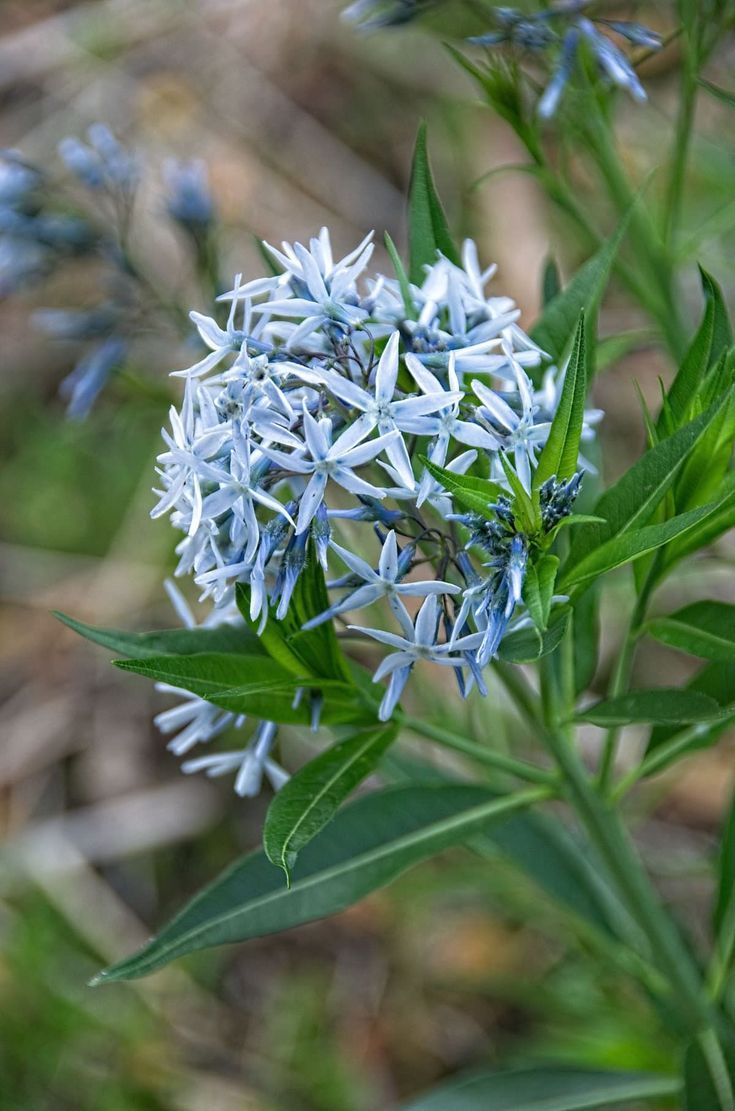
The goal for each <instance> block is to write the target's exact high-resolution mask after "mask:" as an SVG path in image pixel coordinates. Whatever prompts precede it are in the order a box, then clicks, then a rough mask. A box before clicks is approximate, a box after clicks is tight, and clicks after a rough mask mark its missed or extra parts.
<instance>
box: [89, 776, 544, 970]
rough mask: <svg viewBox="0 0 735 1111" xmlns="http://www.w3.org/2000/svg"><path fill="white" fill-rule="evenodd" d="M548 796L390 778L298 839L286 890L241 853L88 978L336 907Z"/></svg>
mask: <svg viewBox="0 0 735 1111" xmlns="http://www.w3.org/2000/svg"><path fill="white" fill-rule="evenodd" d="M547 795H548V792H547V791H546V790H545V789H543V788H539V789H533V790H528V791H521V792H519V793H517V794H514V795H507V796H504V797H502V798H498V797H497V795H496V794H494V793H493V792H491V791H489V790H488V789H487V788H484V787H475V786H470V785H464V784H462V785H456V786H455V785H452V786H420V787H397V788H393V789H389V790H387V791H380V792H376V793H374V794H371V795H366V796H365V797H364V798H362V799H358V801H357V802H355V803H352V804H351V805H350V806H348V807H346V808H345V809H344V810H342V811H340V812H339V813H338V814H337V816H336V818H335V819H334V821H333V822H332V824H331V825H330V826H329V828H328V829H327V830H323V831H322V832H321V833H319V834H318V835H317V836H316V837H315V838H314V840H313V841H312V842H311V843H310V844H309V845H307V846H306V848H305V849H304V851H303V852H302V853H301V855H300V856H299V859H298V861H297V863H296V867H295V868H294V874H293V881H292V886H291V888H290V889H288V888H286V887H285V886H284V884H283V880H282V878H281V877H280V875H279V873H278V871H277V870H276V869H275V868H274V867H273V865H272V864H271V863H270V861H269V860H268V858H267V857H266V855H265V853H263V852H256V853H252V854H251V855H250V856H246V857H244V858H243V859H242V860H240V861H238V862H237V863H236V864H234V865H232V867H230V868H228V869H227V870H226V871H225V872H223V873H222V875H221V876H220V877H219V878H218V879H217V880H215V881H214V883H212V884H210V885H209V887H206V888H205V889H204V890H203V891H201V892H200V893H199V894H198V895H197V896H196V897H195V898H194V899H193V900H192V901H191V902H190V903H189V904H188V906H186V907H185V908H184V910H182V911H181V913H180V914H178V915H177V916H176V918H174V919H173V921H172V922H171V923H170V924H169V925H168V926H166V927H165V929H163V930H162V931H161V933H160V934H159V935H158V937H156V938H154V939H153V940H152V941H151V942H149V943H148V944H147V945H146V946H145V947H144V948H143V949H141V950H140V952H138V953H136V954H134V955H133V956H132V957H129V958H128V959H127V960H123V961H120V963H119V964H116V965H113V966H112V968H109V969H107V970H106V971H104V972H102V973H100V974H99V976H97V977H96V978H95V980H94V981H93V983H103V982H109V981H112V980H128V979H133V978H135V977H137V976H145V975H147V974H148V973H149V972H153V971H155V969H157V968H161V967H162V966H163V965H165V964H168V963H169V961H172V960H174V959H175V958H177V957H180V956H183V955H184V954H185V953H191V952H194V951H195V950H197V949H204V948H206V947H207V946H210V945H223V944H226V943H229V942H234V941H246V940H247V939H248V938H253V937H262V936H263V935H265V934H271V933H277V932H278V931H280V930H286V929H289V928H290V927H292V926H298V925H300V924H301V923H303V922H312V921H313V920H314V919H315V918H323V917H325V916H326V915H329V914H335V913H337V911H340V910H344V909H345V908H346V907H348V906H350V905H351V904H352V903H355V902H357V900H358V899H361V898H363V897H364V896H365V895H367V894H368V893H369V892H371V891H374V890H375V889H376V888H378V887H382V886H383V885H384V884H386V883H389V882H390V880H392V879H394V878H395V876H397V875H399V874H400V873H401V872H402V871H404V870H405V869H406V868H409V867H410V866H411V865H412V864H416V863H417V862H418V861H420V860H424V859H425V858H426V857H429V856H432V855H434V854H435V853H438V852H440V851H441V850H443V849H446V848H449V846H451V845H457V844H461V842H462V841H466V840H467V839H468V838H470V837H472V836H473V835H474V834H476V833H479V832H480V831H481V830H482V829H484V828H485V827H486V826H487V825H488V824H489V823H490V822H492V821H495V820H497V819H498V818H500V817H502V816H503V815H504V814H508V813H511V812H512V811H514V810H518V809H521V808H523V807H526V806H530V805H531V804H532V803H533V802H536V801H538V800H539V799H542V798H544V797H546V796H547Z"/></svg>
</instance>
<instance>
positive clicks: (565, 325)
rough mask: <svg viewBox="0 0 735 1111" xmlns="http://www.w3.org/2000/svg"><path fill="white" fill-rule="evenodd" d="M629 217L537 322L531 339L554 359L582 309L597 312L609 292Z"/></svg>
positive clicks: (560, 353) (561, 353) (562, 349)
mask: <svg viewBox="0 0 735 1111" xmlns="http://www.w3.org/2000/svg"><path fill="white" fill-rule="evenodd" d="M628 219H629V217H628V216H626V217H625V218H624V219H623V220H622V221H621V223H620V226H619V227H618V230H617V231H616V232H615V234H614V235H612V236H611V237H610V238H609V239H608V240H606V241H605V242H604V243H603V244H602V246H601V247H600V249H599V250H598V251H597V252H596V253H595V254H594V255H593V256H592V258H590V259H588V260H587V262H585V263H584V265H583V266H581V267H580V269H579V270H578V271H577V273H576V274H575V275H574V277H573V278H572V279H571V281H570V282H569V284H568V285H567V286H566V288H565V289H562V291H561V292H560V293H557V295H556V297H554V298H553V299H552V300H551V301H549V303H548V305H546V306H545V308H544V310H543V312H542V313H541V316H540V317H539V319H538V320H537V321H536V323H535V324H534V326H533V329H532V330H531V338H532V339H533V340H534V342H535V343H537V344H538V345H539V347H541V348H543V350H544V351H546V352H547V353H548V354H549V355H550V356H551V358H552V360H553V361H554V362H560V361H561V359H562V358H563V356H564V353H565V351H566V350H567V345H568V344H569V340H570V337H571V336H572V333H573V332H574V329H575V328H576V326H577V321H578V320H579V314H580V312H583V311H584V312H587V313H588V314H590V317H591V316H592V315H593V314H594V311H595V308H596V307H597V305H598V304H599V302H600V299H601V297H602V295H603V293H604V291H605V286H606V285H607V280H608V278H609V276H610V270H611V269H612V265H613V263H614V261H615V256H616V254H617V252H618V248H619V246H620V242H621V240H622V238H623V235H624V234H625V230H626V228H627V226H628Z"/></svg>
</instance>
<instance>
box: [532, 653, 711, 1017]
mask: <svg viewBox="0 0 735 1111" xmlns="http://www.w3.org/2000/svg"><path fill="white" fill-rule="evenodd" d="M552 659H553V657H546V658H545V659H544V660H542V661H541V677H542V687H543V688H549V687H553V686H555V685H556V682H555V679H556V677H555V676H554V673H553V668H552V665H551V660H552ZM560 663H561V665H562V667H563V666H564V654H563V653H560ZM559 686H560V687H561V688H562V689H564V684H563V683H561V684H559ZM559 703H560V700H559V692H558V691H557V692H556V693H555V694H553V693H549V695H547V697H546V699H545V705H546V706H548V707H550V708H552V710H554V709H555V708H557V707H558V708H560V709H561V710H562V714H563V717H562V718H560V717H558V716H552V717H551V718H550V719H548V720H547V730H546V733H545V735H544V740H545V742H546V744H547V747H548V749H549V751H550V753H551V755H552V756H553V758H554V760H555V762H556V763H557V765H558V767H559V770H560V771H561V773H562V777H563V786H565V787H566V793H567V796H568V799H569V801H570V803H571V804H572V806H573V808H574V810H575V812H576V813H577V815H578V817H579V819H580V821H581V822H582V824H583V825H584V827H585V829H586V830H587V833H588V836H589V837H590V840H591V841H592V842H593V844H594V845H595V847H596V848H597V850H598V852H599V853H600V855H601V857H602V859H603V861H604V862H605V864H606V865H607V868H608V870H609V872H610V875H611V877H612V879H613V880H614V882H615V884H616V886H617V888H618V890H619V892H620V894H621V896H622V898H623V901H624V902H625V904H626V906H627V907H628V910H629V912H630V913H631V915H632V916H633V918H634V919H635V921H636V922H637V923H638V924H639V926H640V927H641V929H642V930H643V932H644V933H645V935H646V937H647V939H648V942H649V945H650V949H651V957H652V958H653V959H654V961H655V962H656V964H657V965H658V967H659V968H660V969H661V971H662V972H664V973H665V975H666V977H667V979H668V981H669V983H670V985H671V987H672V990H673V991H674V992H675V994H676V995H677V997H678V999H679V1002H680V1005H681V1007H682V1012H683V1013H684V1014H686V1016H687V1017H688V1021H689V1023H690V1025H691V1028H692V1030H693V1031H694V1030H700V1029H701V1028H702V1027H703V1026H709V1025H710V1024H711V1012H710V1007H709V1004H708V1003H707V1001H706V1000H705V999H704V997H703V994H702V985H701V982H700V977H699V972H698V970H697V968H696V965H695V964H694V962H693V960H692V958H691V955H690V954H689V952H688V951H687V949H686V947H685V945H684V944H683V942H682V940H681V938H680V936H679V933H678V931H677V929H676V927H675V925H674V923H673V922H672V920H671V918H670V917H669V916H668V914H667V913H666V911H665V910H664V909H663V907H662V906H661V905H660V903H659V901H658V897H657V896H656V894H655V892H654V890H653V888H652V886H651V883H650V880H649V878H648V876H647V874H646V872H645V869H644V868H643V866H642V864H641V862H640V860H639V858H638V855H637V853H636V851H635V849H634V847H633V845H632V843H631V841H630V839H629V837H628V835H627V832H626V831H625V829H624V827H623V826H622V823H621V822H620V818H619V816H618V815H617V813H616V812H615V811H614V810H613V809H612V808H611V807H609V806H608V804H607V803H606V801H605V800H604V799H603V798H602V796H601V795H600V794H599V793H598V791H597V790H596V789H595V787H594V785H593V782H592V780H591V779H590V777H589V775H588V773H587V770H586V769H585V767H584V764H583V763H582V760H581V758H580V756H579V754H578V752H577V750H576V748H575V746H574V744H573V738H570V737H568V736H565V735H564V734H563V733H562V732H561V731H560V730H559V721H560V720H564V719H568V718H570V717H571V709H572V708H571V707H560V705H559Z"/></svg>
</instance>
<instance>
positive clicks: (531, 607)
mask: <svg viewBox="0 0 735 1111" xmlns="http://www.w3.org/2000/svg"><path fill="white" fill-rule="evenodd" d="M558 569H559V558H558V556H555V555H542V556H540V557H539V558H538V559H537V560H536V562H535V563H529V565H528V567H527V568H526V578H525V580H524V583H523V600H524V602H525V603H526V608H527V609H528V612H529V613H530V615H531V617H532V618H533V621H534V624H535V625H536V627H537V628H538V629H540V630H541V631H542V632H543V630H544V629H546V626H547V625H548V623H549V613H550V611H551V599H552V596H553V594H554V583H555V582H556V572H557V571H558Z"/></svg>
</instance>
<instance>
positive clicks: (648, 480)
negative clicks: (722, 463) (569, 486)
mask: <svg viewBox="0 0 735 1111" xmlns="http://www.w3.org/2000/svg"><path fill="white" fill-rule="evenodd" d="M721 404H722V402H721V401H718V402H716V403H715V404H714V405H712V406H711V407H710V408H709V409H708V410H707V412H706V413H702V414H701V415H700V416H698V417H697V418H696V419H695V420H693V421H690V423H689V424H687V425H685V426H684V427H683V428H681V429H679V430H678V431H677V432H675V433H674V435H673V436H670V437H669V438H668V439H666V440H663V441H662V442H661V443H659V444H656V446H655V447H652V448H651V449H650V450H649V451H647V452H646V453H645V455H643V456H641V458H640V459H638V460H637V461H636V462H635V463H634V464H633V466H632V467H631V468H630V469H629V470H627V471H626V472H625V474H624V475H623V476H622V477H621V478H619V479H618V481H617V482H616V483H615V484H614V485H613V486H611V487H610V489H609V490H606V491H605V493H604V494H603V495H602V497H600V498H599V499H598V501H597V504H596V505H595V508H594V514H595V515H596V516H599V517H601V518H602V519H603V520H602V522H601V523H597V524H595V523H590V524H588V525H581V526H580V527H579V528H578V529H575V531H574V538H573V541H572V546H571V550H570V552H569V558H568V560H567V563H566V566H565V568H564V571H566V569H567V568H571V567H572V566H573V565H574V564H577V563H579V562H580V561H581V560H582V559H584V557H585V556H586V555H588V554H589V553H590V552H592V551H595V550H596V549H597V548H599V547H600V545H601V544H604V543H605V542H606V541H608V540H611V539H612V538H613V537H615V536H621V535H622V534H624V533H626V532H631V531H632V530H634V529H638V528H641V527H642V526H643V525H645V524H647V522H648V521H649V520H650V518H651V515H652V514H653V513H654V511H655V510H656V507H657V506H658V505H659V504H660V503H661V501H662V499H663V498H664V497H665V496H666V494H667V493H668V491H669V490H670V489H671V487H672V484H673V482H674V480H675V479H676V477H677V475H678V474H679V472H680V469H681V467H682V465H683V464H684V462H685V460H686V459H687V458H688V456H689V455H690V453H691V451H692V450H693V448H694V447H695V445H696V444H697V443H698V442H699V441H700V439H701V438H702V437H703V436H705V435H706V433H707V430H708V429H709V428H710V426H711V424H712V422H713V421H714V420H715V419H716V417H717V414H718V412H719V409H720V405H721Z"/></svg>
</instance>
